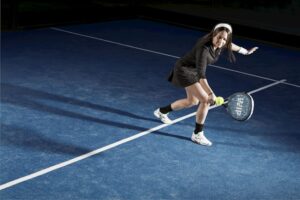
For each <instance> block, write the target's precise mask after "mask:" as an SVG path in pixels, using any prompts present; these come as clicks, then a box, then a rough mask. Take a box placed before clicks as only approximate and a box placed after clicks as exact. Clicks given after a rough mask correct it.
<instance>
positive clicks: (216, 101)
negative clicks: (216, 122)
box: [215, 97, 224, 106]
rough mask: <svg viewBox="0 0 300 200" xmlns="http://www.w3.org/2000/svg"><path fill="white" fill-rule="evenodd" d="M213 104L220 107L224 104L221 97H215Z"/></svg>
mask: <svg viewBox="0 0 300 200" xmlns="http://www.w3.org/2000/svg"><path fill="white" fill-rule="evenodd" d="M215 103H216V105H218V106H220V105H222V104H223V103H224V99H223V97H216V100H215Z"/></svg>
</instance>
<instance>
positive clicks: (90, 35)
mask: <svg viewBox="0 0 300 200" xmlns="http://www.w3.org/2000/svg"><path fill="white" fill-rule="evenodd" d="M204 34H206V33H204V32H199V31H197V30H191V29H187V28H181V27H177V26H172V25H167V24H163V23H158V22H153V21H147V20H135V19H133V20H117V21H109V22H102V23H95V24H83V25H73V26H60V27H52V28H43V29H36V30H27V31H19V32H3V33H2V36H1V37H2V46H1V52H2V55H1V140H0V142H1V146H0V157H1V165H0V171H1V173H0V181H1V182H0V184H1V185H0V188H1V191H0V197H1V199H31V200H34V199H36V200H41V199H57V200H58V199H114V200H116V199H120V200H121V199H122V200H123V199H124V200H125V199H126V200H127V199H180V200H182V199H228V200H232V199H264V200H266V199H270V200H271V199H272V200H273V199H282V200H283V199H295V200H296V199H300V192H299V188H300V176H299V175H300V171H299V168H300V156H299V154H300V131H299V127H298V125H299V123H300V115H299V113H300V104H299V101H300V78H299V77H300V76H299V73H300V70H299V66H300V59H299V58H300V52H299V51H298V50H292V49H287V48H280V47H278V46H272V45H267V44H264V43H261V42H259V41H254V40H246V39H243V38H238V37H237V38H234V39H233V41H234V42H235V43H237V44H240V45H242V46H245V47H252V46H258V47H259V50H258V51H257V52H255V53H254V54H253V55H251V56H242V55H236V57H237V62H236V63H229V62H228V61H227V60H226V58H225V57H221V58H220V60H219V61H218V62H217V63H216V64H215V65H211V66H209V67H208V71H207V77H208V78H209V82H210V85H211V86H212V88H213V89H214V91H215V92H216V93H217V95H219V96H224V97H227V96H229V95H231V94H233V93H235V92H240V91H253V90H256V89H259V88H262V87H264V86H266V85H269V84H272V83H276V82H278V81H281V80H284V81H282V82H281V83H278V84H276V85H274V86H272V87H269V88H267V89H264V90H261V91H259V92H256V93H253V95H252V96H253V98H254V101H255V109H254V113H253V116H252V118H251V119H250V120H248V121H245V122H238V121H235V120H233V119H232V118H231V117H230V116H229V115H228V114H227V112H226V110H225V109H224V108H223V107H217V108H215V109H212V110H211V111H210V112H209V115H208V118H207V122H206V128H205V133H206V135H207V137H209V138H210V139H211V140H212V142H213V146H212V147H204V146H201V145H196V144H194V143H193V142H191V141H190V136H191V133H192V131H193V128H194V121H195V119H194V117H188V118H186V119H184V120H179V122H178V123H175V124H172V125H169V126H165V125H162V124H161V122H160V121H159V120H157V119H156V118H155V117H154V116H153V111H154V110H155V109H156V108H157V107H159V106H161V105H165V104H168V103H170V102H171V101H174V100H176V99H179V98H183V97H185V92H184V90H182V89H178V88H176V87H174V86H172V85H171V84H170V83H169V82H168V81H167V76H168V74H169V72H170V70H171V69H172V68H173V66H174V63H175V62H176V59H177V58H178V57H180V56H182V55H184V54H185V53H186V52H187V51H188V50H189V49H190V48H191V47H192V46H193V45H194V43H195V41H196V40H197V39H198V38H199V37H201V36H203V35H204ZM195 111H196V107H193V108H189V109H186V110H183V111H178V112H173V113H171V114H170V118H172V119H177V118H181V117H184V116H187V115H189V114H190V113H193V112H195ZM153 129H155V130H153Z"/></svg>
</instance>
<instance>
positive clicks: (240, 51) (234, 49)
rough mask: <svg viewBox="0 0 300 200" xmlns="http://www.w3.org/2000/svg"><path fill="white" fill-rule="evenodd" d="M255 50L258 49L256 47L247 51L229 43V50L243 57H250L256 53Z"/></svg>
mask: <svg viewBox="0 0 300 200" xmlns="http://www.w3.org/2000/svg"><path fill="white" fill-rule="evenodd" d="M257 49H258V47H253V48H251V49H249V50H247V49H245V48H243V47H240V46H238V45H236V44H234V43H231V50H232V51H236V52H238V53H240V54H243V55H250V54H252V53H254V51H256V50H257Z"/></svg>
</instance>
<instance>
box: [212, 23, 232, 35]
mask: <svg viewBox="0 0 300 200" xmlns="http://www.w3.org/2000/svg"><path fill="white" fill-rule="evenodd" d="M221 27H224V28H227V29H228V30H229V33H232V28H231V26H230V25H229V24H225V23H220V24H217V25H216V26H215V28H214V31H215V30H216V29H217V28H221Z"/></svg>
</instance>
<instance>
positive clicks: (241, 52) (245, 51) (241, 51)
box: [238, 47, 248, 55]
mask: <svg viewBox="0 0 300 200" xmlns="http://www.w3.org/2000/svg"><path fill="white" fill-rule="evenodd" d="M238 53H240V54H243V55H247V54H248V50H247V49H245V48H243V47H241V48H240V49H239V50H238Z"/></svg>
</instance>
